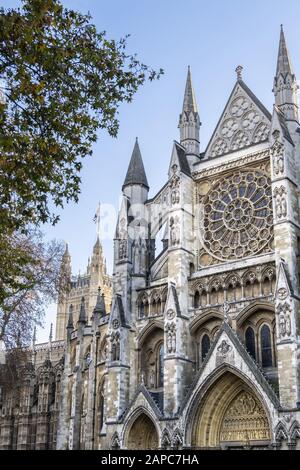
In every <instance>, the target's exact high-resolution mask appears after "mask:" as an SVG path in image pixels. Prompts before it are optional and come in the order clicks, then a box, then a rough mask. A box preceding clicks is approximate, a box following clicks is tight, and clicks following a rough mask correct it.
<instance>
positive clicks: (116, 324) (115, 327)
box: [112, 318, 120, 330]
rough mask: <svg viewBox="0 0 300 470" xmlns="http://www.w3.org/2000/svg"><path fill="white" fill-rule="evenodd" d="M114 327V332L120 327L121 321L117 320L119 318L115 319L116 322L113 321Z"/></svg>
mask: <svg viewBox="0 0 300 470" xmlns="http://www.w3.org/2000/svg"><path fill="white" fill-rule="evenodd" d="M112 327H113V329H114V330H117V329H118V328H119V327H120V322H119V320H117V318H115V320H113V322H112Z"/></svg>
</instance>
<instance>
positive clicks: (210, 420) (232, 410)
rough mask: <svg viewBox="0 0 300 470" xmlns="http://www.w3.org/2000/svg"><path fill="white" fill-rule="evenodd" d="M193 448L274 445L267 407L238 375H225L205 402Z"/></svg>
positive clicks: (196, 422) (198, 413)
mask: <svg viewBox="0 0 300 470" xmlns="http://www.w3.org/2000/svg"><path fill="white" fill-rule="evenodd" d="M193 423H194V424H193V430H192V445H193V446H195V447H200V448H209V447H210V448H219V447H229V448H230V447H235V448H243V447H256V446H259V447H264V446H268V445H269V444H270V441H271V433H270V424H269V420H268V416H267V413H266V411H265V409H264V406H263V404H262V402H261V400H260V399H259V398H258V396H257V395H256V394H255V393H254V392H253V390H252V389H251V388H250V387H249V386H248V385H247V384H246V383H245V382H244V381H243V380H242V379H241V378H240V377H239V376H238V375H236V374H234V373H232V372H229V371H227V372H225V373H224V374H223V375H222V376H221V377H220V378H219V379H217V381H216V382H214V384H213V385H212V386H211V387H210V388H209V389H208V390H207V392H206V393H205V395H204V396H203V397H202V398H201V401H200V405H199V406H198V409H197V411H196V413H195V419H194V422H193Z"/></svg>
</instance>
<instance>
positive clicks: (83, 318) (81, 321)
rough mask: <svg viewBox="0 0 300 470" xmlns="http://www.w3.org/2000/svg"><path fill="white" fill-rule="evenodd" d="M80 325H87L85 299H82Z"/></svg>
mask: <svg viewBox="0 0 300 470" xmlns="http://www.w3.org/2000/svg"><path fill="white" fill-rule="evenodd" d="M78 323H86V313H85V305H84V297H82V298H81V305H80V313H79V318H78Z"/></svg>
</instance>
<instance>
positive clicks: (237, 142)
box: [231, 131, 250, 150]
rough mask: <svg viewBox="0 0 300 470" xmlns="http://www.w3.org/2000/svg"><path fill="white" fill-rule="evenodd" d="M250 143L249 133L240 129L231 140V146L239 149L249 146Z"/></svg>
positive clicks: (233, 148)
mask: <svg viewBox="0 0 300 470" xmlns="http://www.w3.org/2000/svg"><path fill="white" fill-rule="evenodd" d="M248 145H250V140H249V137H248V136H247V134H246V133H245V132H243V131H238V132H237V133H236V134H235V135H234V137H233V139H232V142H231V148H232V150H238V149H240V148H242V147H247V146H248Z"/></svg>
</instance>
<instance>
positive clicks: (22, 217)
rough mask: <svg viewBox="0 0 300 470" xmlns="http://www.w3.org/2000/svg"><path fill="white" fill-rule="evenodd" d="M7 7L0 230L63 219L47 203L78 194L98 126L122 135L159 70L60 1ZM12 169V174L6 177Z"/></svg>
mask: <svg viewBox="0 0 300 470" xmlns="http://www.w3.org/2000/svg"><path fill="white" fill-rule="evenodd" d="M22 3H23V8H22V9H9V10H4V9H3V8H2V9H0V77H1V78H2V79H3V83H4V86H3V91H4V99H5V100H4V103H2V104H0V151H1V155H0V189H1V191H0V230H2V231H3V230H5V231H7V230H10V231H13V230H15V229H20V230H23V229H24V227H26V223H28V221H29V222H30V223H32V222H33V223H35V224H38V223H40V222H42V223H44V222H47V221H51V222H56V221H57V217H56V216H55V214H53V213H52V211H51V210H50V209H49V207H50V204H49V203H50V202H52V203H54V205H55V206H61V207H62V206H63V204H64V202H65V201H70V200H75V201H77V199H78V193H79V190H80V175H79V173H80V170H81V168H82V159H83V158H84V157H86V156H87V155H91V154H92V145H93V143H94V142H95V141H96V137H97V130H98V129H99V128H101V129H107V130H108V132H109V134H110V135H111V136H116V135H117V132H118V127H119V122H118V107H119V105H120V104H121V103H122V102H130V101H131V100H132V98H133V96H134V94H135V93H136V91H137V90H138V88H139V86H140V85H142V84H143V83H144V82H145V81H146V80H147V79H150V80H153V79H154V78H157V77H159V76H160V74H161V73H162V71H159V72H158V73H157V72H155V71H154V70H152V69H149V68H148V66H146V65H144V64H143V63H141V62H140V61H139V60H138V59H137V57H136V56H135V55H129V54H128V53H127V51H126V49H127V37H125V38H124V39H121V40H119V41H115V40H112V39H108V38H107V36H106V33H105V32H97V30H96V27H95V26H94V25H92V24H91V22H90V20H91V17H90V16H89V15H83V14H81V13H79V12H76V11H73V10H68V9H66V8H64V7H63V6H62V4H61V3H60V2H59V1H58V0H23V2H22ZM8 175H9V178H8V177H7V176H8Z"/></svg>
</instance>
